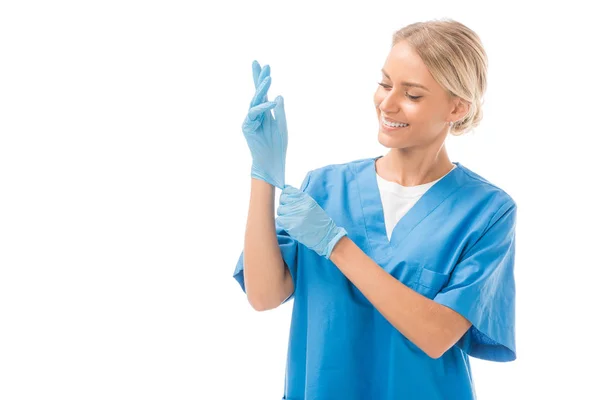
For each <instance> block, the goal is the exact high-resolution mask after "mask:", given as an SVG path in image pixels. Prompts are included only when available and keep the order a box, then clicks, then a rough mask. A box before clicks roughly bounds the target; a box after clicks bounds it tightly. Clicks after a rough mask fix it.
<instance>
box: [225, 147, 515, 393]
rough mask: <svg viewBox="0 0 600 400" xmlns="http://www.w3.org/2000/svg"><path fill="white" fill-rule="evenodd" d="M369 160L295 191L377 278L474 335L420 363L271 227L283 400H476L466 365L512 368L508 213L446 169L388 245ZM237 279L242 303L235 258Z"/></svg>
mask: <svg viewBox="0 0 600 400" xmlns="http://www.w3.org/2000/svg"><path fill="white" fill-rule="evenodd" d="M376 159H377V158H369V159H363V160H358V161H353V162H349V163H346V164H338V165H329V166H326V167H323V168H320V169H316V170H313V171H311V172H309V173H308V175H307V176H306V178H305V179H304V182H303V183H302V186H301V190H303V191H305V192H307V193H309V194H310V195H311V196H312V197H313V198H314V199H315V200H316V201H317V203H318V204H319V205H320V206H321V207H322V208H323V209H324V210H325V211H326V212H327V214H328V215H329V216H330V217H331V218H332V219H333V220H334V221H335V223H336V224H337V225H338V226H340V227H343V228H345V229H346V230H347V231H348V236H349V238H350V239H352V241H353V242H354V243H356V245H357V246H358V247H360V248H361V249H362V250H363V251H364V252H365V253H366V254H367V255H368V256H369V257H371V258H372V259H373V260H374V261H375V262H376V263H377V264H378V265H379V266H380V267H381V268H383V269H384V270H385V271H387V272H388V273H389V274H391V275H393V276H394V277H395V278H396V279H398V280H399V281H400V282H402V283H403V284H405V285H407V286H408V287H409V288H411V289H413V290H415V291H416V292H418V293H420V294H422V295H423V296H426V297H428V298H430V299H433V300H434V301H436V302H438V303H440V304H443V305H444V306H447V307H449V308H451V309H453V310H455V311H456V312H458V313H460V314H461V315H462V316H464V317H465V318H466V319H468V320H469V321H470V322H471V323H472V324H473V325H472V327H471V328H470V329H469V330H468V331H467V333H466V334H465V335H464V336H463V337H462V338H461V339H460V340H459V341H458V342H457V343H456V344H455V345H454V346H453V347H451V348H450V349H449V350H448V351H446V352H445V353H444V354H443V355H442V356H441V357H439V358H437V359H434V358H431V357H429V356H428V355H427V354H425V353H424V352H423V351H422V350H421V349H420V348H418V347H417V346H416V345H414V344H413V343H412V342H411V341H409V340H408V339H407V338H406V337H405V336H404V335H402V333H400V332H399V331H398V330H397V329H396V328H394V327H393V326H392V325H391V324H390V323H389V322H388V321H387V320H386V319H385V318H384V317H383V316H382V315H381V314H380V313H379V311H378V310H377V309H376V308H375V307H373V305H372V304H371V303H370V302H369V301H368V300H367V299H366V297H364V295H363V294H362V293H361V292H360V291H359V290H358V289H357V288H356V287H355V286H354V285H353V284H352V282H350V281H349V280H348V279H347V278H346V277H345V276H344V275H343V274H342V273H341V272H340V270H339V269H338V268H337V267H336V266H335V265H334V264H333V263H331V261H329V260H327V259H326V258H325V257H321V256H319V255H317V254H316V253H315V252H314V251H311V250H309V249H308V248H306V247H305V246H304V245H302V244H300V243H298V242H297V241H295V240H294V239H292V238H290V236H289V235H287V233H286V232H285V231H284V230H283V229H281V227H279V226H276V228H277V238H278V241H279V246H280V249H281V253H282V256H283V259H284V261H285V263H286V265H287V267H288V268H289V270H290V272H291V275H292V278H293V280H294V285H295V289H294V293H293V294H292V296H291V297H290V299H291V298H293V299H294V302H293V311H292V321H291V328H290V337H289V347H288V357H287V366H286V376H285V385H284V394H283V397H282V398H283V399H287V400H303V399H310V400H400V399H422V400H437V399H439V400H442V399H443V400H448V399H461V400H466V399H475V398H476V394H475V390H474V385H473V380H472V376H471V368H470V365H469V357H468V356H472V357H477V358H480V359H484V360H492V361H512V360H514V359H515V357H516V355H515V282H514V257H515V225H516V204H515V202H514V200H513V199H512V198H511V197H510V196H509V195H508V194H506V193H505V192H504V191H503V190H502V189H500V188H498V187H497V186H494V185H493V184H491V183H490V182H488V181H487V180H485V179H484V178H482V177H481V176H479V175H477V174H475V173H474V172H472V171H470V170H469V169H467V168H466V167H464V166H463V165H461V164H460V163H455V165H456V166H457V168H455V169H454V170H452V171H451V172H450V173H448V174H447V175H446V176H444V177H443V178H442V179H441V180H440V181H438V182H437V183H436V184H435V185H433V186H432V187H431V188H430V189H429V190H428V191H427V192H426V193H425V194H424V195H423V196H422V197H421V198H420V199H419V201H417V203H416V204H415V205H414V206H413V207H412V208H411V209H410V210H409V211H408V213H407V214H406V215H405V216H404V217H402V218H401V219H400V221H399V222H398V223H397V225H396V226H395V228H394V230H393V233H392V236H391V239H389V240H388V236H387V233H386V228H385V220H384V215H383V209H382V204H381V199H380V196H379V190H378V187H377V177H376V172H375V160H376ZM234 278H235V279H236V280H237V281H238V282H239V284H240V285H241V287H242V289H243V290H244V291H245V287H244V278H243V253H242V255H241V256H240V258H239V261H238V264H237V266H236V269H235V272H234ZM288 300H289V299H288ZM286 301H287V300H286Z"/></svg>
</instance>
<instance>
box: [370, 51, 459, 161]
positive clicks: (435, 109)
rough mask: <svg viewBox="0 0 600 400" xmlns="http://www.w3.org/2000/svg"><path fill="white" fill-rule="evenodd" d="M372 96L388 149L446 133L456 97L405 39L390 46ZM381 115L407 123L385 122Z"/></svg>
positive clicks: (429, 141)
mask: <svg viewBox="0 0 600 400" xmlns="http://www.w3.org/2000/svg"><path fill="white" fill-rule="evenodd" d="M381 77H382V78H381V82H380V83H379V86H378V87H377V90H376V92H375V95H374V101H375V109H376V110H377V117H378V118H379V134H378V138H379V142H380V143H381V144H382V145H383V146H385V147H388V148H399V149H407V148H411V147H423V146H427V145H430V144H432V143H437V142H439V140H442V142H443V140H444V138H445V137H446V135H447V134H448V131H449V130H448V128H449V125H448V122H450V121H454V120H456V119H457V118H456V117H455V116H453V114H452V111H453V109H454V108H455V105H456V104H457V101H456V100H458V98H453V97H452V96H451V95H450V93H448V92H447V91H446V90H445V89H444V88H442V86H440V85H439V84H438V83H437V82H436V81H435V79H434V78H433V76H432V75H431V73H430V72H429V69H428V68H427V66H425V64H424V63H423V61H422V60H421V58H420V57H419V55H418V54H417V53H415V52H414V50H413V49H412V47H411V46H410V45H409V44H408V43H407V42H405V41H400V42H398V43H397V44H396V45H394V46H393V47H392V49H391V50H390V53H389V55H388V57H387V59H386V61H385V64H384V67H383V71H382V73H381ZM382 118H386V119H387V120H390V121H396V122H403V123H407V124H408V126H406V127H404V126H401V127H389V126H386V125H384V123H383V120H382Z"/></svg>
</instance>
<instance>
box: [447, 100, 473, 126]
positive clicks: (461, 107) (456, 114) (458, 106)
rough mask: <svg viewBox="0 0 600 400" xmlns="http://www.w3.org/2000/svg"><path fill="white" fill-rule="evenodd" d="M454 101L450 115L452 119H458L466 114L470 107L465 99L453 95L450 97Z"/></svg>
mask: <svg viewBox="0 0 600 400" xmlns="http://www.w3.org/2000/svg"><path fill="white" fill-rule="evenodd" d="M452 102H453V103H454V108H453V110H452V112H451V113H450V115H452V120H453V121H460V120H461V119H463V118H464V117H465V115H467V113H468V112H469V109H470V108H471V103H470V102H468V101H466V100H465V99H461V98H460V97H455V98H454V99H452Z"/></svg>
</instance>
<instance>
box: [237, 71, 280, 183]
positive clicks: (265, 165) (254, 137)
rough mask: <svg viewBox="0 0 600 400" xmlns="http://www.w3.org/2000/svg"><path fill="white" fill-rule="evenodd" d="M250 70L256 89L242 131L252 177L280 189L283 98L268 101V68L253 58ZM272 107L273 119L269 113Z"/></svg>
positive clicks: (269, 79)
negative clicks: (248, 153) (248, 154)
mask: <svg viewBox="0 0 600 400" xmlns="http://www.w3.org/2000/svg"><path fill="white" fill-rule="evenodd" d="M252 72H253V78H254V86H255V88H256V92H255V93H254V97H253V98H252V101H251V102H250V110H249V111H248V115H247V116H246V118H245V119H244V123H243V124H242V132H243V133H244V136H245V137H246V141H247V142H248V147H249V148H250V153H251V155H252V169H251V174H250V175H251V176H252V177H253V178H256V179H261V180H263V181H265V182H267V183H270V184H271V185H273V186H276V187H278V188H280V189H283V187H284V185H285V155H286V152H287V144H288V133H287V122H286V118H285V110H284V108H283V97H281V96H277V97H276V98H275V101H268V100H267V92H268V90H269V87H270V86H271V76H270V73H271V69H270V67H269V66H268V65H265V67H264V68H262V69H261V67H260V64H259V63H258V62H257V61H256V60H255V61H254V62H253V63H252ZM271 109H274V111H273V112H274V114H275V119H274V118H273V116H272V115H271Z"/></svg>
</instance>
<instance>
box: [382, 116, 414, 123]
mask: <svg viewBox="0 0 600 400" xmlns="http://www.w3.org/2000/svg"><path fill="white" fill-rule="evenodd" d="M381 117H382V118H383V119H385V120H386V121H388V122H395V123H397V124H407V125H408V122H404V121H397V120H395V119H391V118H388V117H384V116H381Z"/></svg>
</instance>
